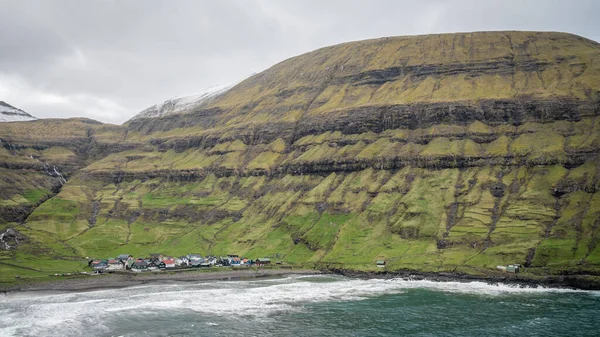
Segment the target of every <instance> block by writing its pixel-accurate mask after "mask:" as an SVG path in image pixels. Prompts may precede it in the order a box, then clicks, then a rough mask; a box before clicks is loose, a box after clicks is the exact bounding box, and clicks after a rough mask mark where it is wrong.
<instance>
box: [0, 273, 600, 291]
mask: <svg viewBox="0 0 600 337" xmlns="http://www.w3.org/2000/svg"><path fill="white" fill-rule="evenodd" d="M294 274H295V275H340V276H345V277H349V278H359V279H394V278H404V279H410V280H429V281H434V282H475V281H479V282H485V283H488V284H510V285H517V286H520V287H538V286H543V287H549V288H569V289H580V290H600V277H599V276H595V275H552V276H533V275H523V274H490V275H471V274H465V273H452V272H420V271H416V270H408V269H403V270H396V271H387V270H381V271H356V270H349V269H335V268H331V269H322V270H318V269H270V268H267V269H261V268H259V269H237V270H236V269H233V270H224V271H221V270H220V271H213V270H202V271H200V270H190V271H186V272H176V273H173V272H170V273H162V272H160V273H159V272H145V273H121V272H119V273H108V274H103V275H75V276H73V277H71V278H63V279H55V280H44V281H39V282H36V281H32V282H27V283H22V284H14V285H9V286H3V285H1V284H0V293H5V294H7V293H12V292H30V291H31V292H38V291H39V292H43V291H60V292H79V291H94V290H106V289H120V288H126V287H131V286H137V285H143V284H150V283H153V284H156V283H165V284H167V283H168V282H171V281H181V282H191V281H218V280H223V281H225V280H231V281H234V280H248V279H258V278H263V277H284V276H287V275H294Z"/></svg>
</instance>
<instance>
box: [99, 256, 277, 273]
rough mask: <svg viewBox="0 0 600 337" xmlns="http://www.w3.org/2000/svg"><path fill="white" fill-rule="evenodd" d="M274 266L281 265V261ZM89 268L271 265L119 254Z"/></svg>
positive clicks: (244, 260) (139, 269) (229, 259)
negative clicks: (136, 256) (135, 256)
mask: <svg viewBox="0 0 600 337" xmlns="http://www.w3.org/2000/svg"><path fill="white" fill-rule="evenodd" d="M275 264H278V265H281V264H282V263H281V261H277V262H276V263H275ZM88 265H89V267H90V268H92V270H93V271H94V272H95V273H104V272H115V271H130V272H136V273H139V272H146V271H164V270H178V269H186V268H210V267H250V266H256V267H263V266H269V265H271V259H270V258H266V257H265V258H258V259H255V260H250V259H248V258H244V257H239V256H238V255H233V254H231V255H227V256H225V257H223V256H220V257H217V256H202V255H201V254H187V255H184V256H179V257H172V256H165V255H162V254H158V253H157V254H150V256H149V257H145V258H134V257H133V256H132V255H129V254H121V255H119V256H117V257H116V258H108V259H105V260H90V261H89V263H88Z"/></svg>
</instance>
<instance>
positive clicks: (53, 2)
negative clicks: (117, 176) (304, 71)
mask: <svg viewBox="0 0 600 337" xmlns="http://www.w3.org/2000/svg"><path fill="white" fill-rule="evenodd" d="M598 14H600V1H598V0H567V1H558V0H544V1H542V0H532V1H528V0H517V1H510V0H486V1H483V0H454V1H452V0H439V1H437V0H431V1H427V0H420V1H415V0H410V1H398V0H396V1H394V0H390V1H370V0H369V1H367V0H365V1H351V0H340V1H337V0H336V1H326V0H316V1H306V0H302V1H281V0H277V1H275V0H262V1H261V0H254V1H252V0H247V1H246V0H238V1H222V0H214V1H196V0H194V1H182V0H178V1H167V0H164V1H155V0H138V1H132V0H130V1H117V0H114V1H111V0H103V1H100V0H98V1H81V0H0V100H4V101H6V102H8V103H10V104H12V105H14V106H16V107H18V108H21V109H23V110H25V111H27V112H29V113H31V114H33V115H35V116H37V117H42V118H44V117H46V118H47V117H73V116H82V117H89V118H93V119H96V120H99V121H103V122H108V123H116V124H120V123H122V122H124V121H126V120H127V119H129V118H130V117H131V116H133V115H134V114H136V113H138V112H140V111H141V110H143V109H145V108H147V107H148V106H150V105H152V104H154V103H157V102H160V101H163V100H165V99H168V98H172V97H176V96H181V95H186V94H192V93H195V92H198V91H201V90H203V89H206V88H208V87H211V86H215V85H220V84H226V83H230V82H233V81H239V80H241V79H244V78H245V77H248V76H249V75H250V74H252V73H255V72H260V71H262V70H264V69H266V68H268V67H270V66H272V65H273V64H275V63H277V62H280V61H282V60H284V59H286V58H288V57H291V56H295V55H298V54H302V53H305V52H308V51H311V50H313V49H316V48H319V47H323V46H327V45H332V44H337V43H340V42H345V41H352V40H362V39H367V38H375V37H382V36H396V35H416V34H429V33H443V32H458V31H463V32H464V31H481V30H543V31H563V32H569V33H574V34H578V35H581V36H584V37H587V38H590V39H592V40H595V41H600V19H599V18H598Z"/></svg>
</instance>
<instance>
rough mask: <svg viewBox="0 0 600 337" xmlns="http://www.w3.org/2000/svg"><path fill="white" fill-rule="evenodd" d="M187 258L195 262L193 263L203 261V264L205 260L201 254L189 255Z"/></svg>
mask: <svg viewBox="0 0 600 337" xmlns="http://www.w3.org/2000/svg"><path fill="white" fill-rule="evenodd" d="M187 258H188V260H189V261H190V262H193V261H201V263H202V262H204V258H203V257H202V255H200V254H188V255H187Z"/></svg>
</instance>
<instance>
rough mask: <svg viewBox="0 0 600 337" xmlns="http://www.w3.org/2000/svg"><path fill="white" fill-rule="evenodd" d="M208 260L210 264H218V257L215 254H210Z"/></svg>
mask: <svg viewBox="0 0 600 337" xmlns="http://www.w3.org/2000/svg"><path fill="white" fill-rule="evenodd" d="M206 261H207V262H208V264H210V265H211V266H214V265H216V264H217V258H216V257H214V256H210V257H209V258H208V259H206Z"/></svg>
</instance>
